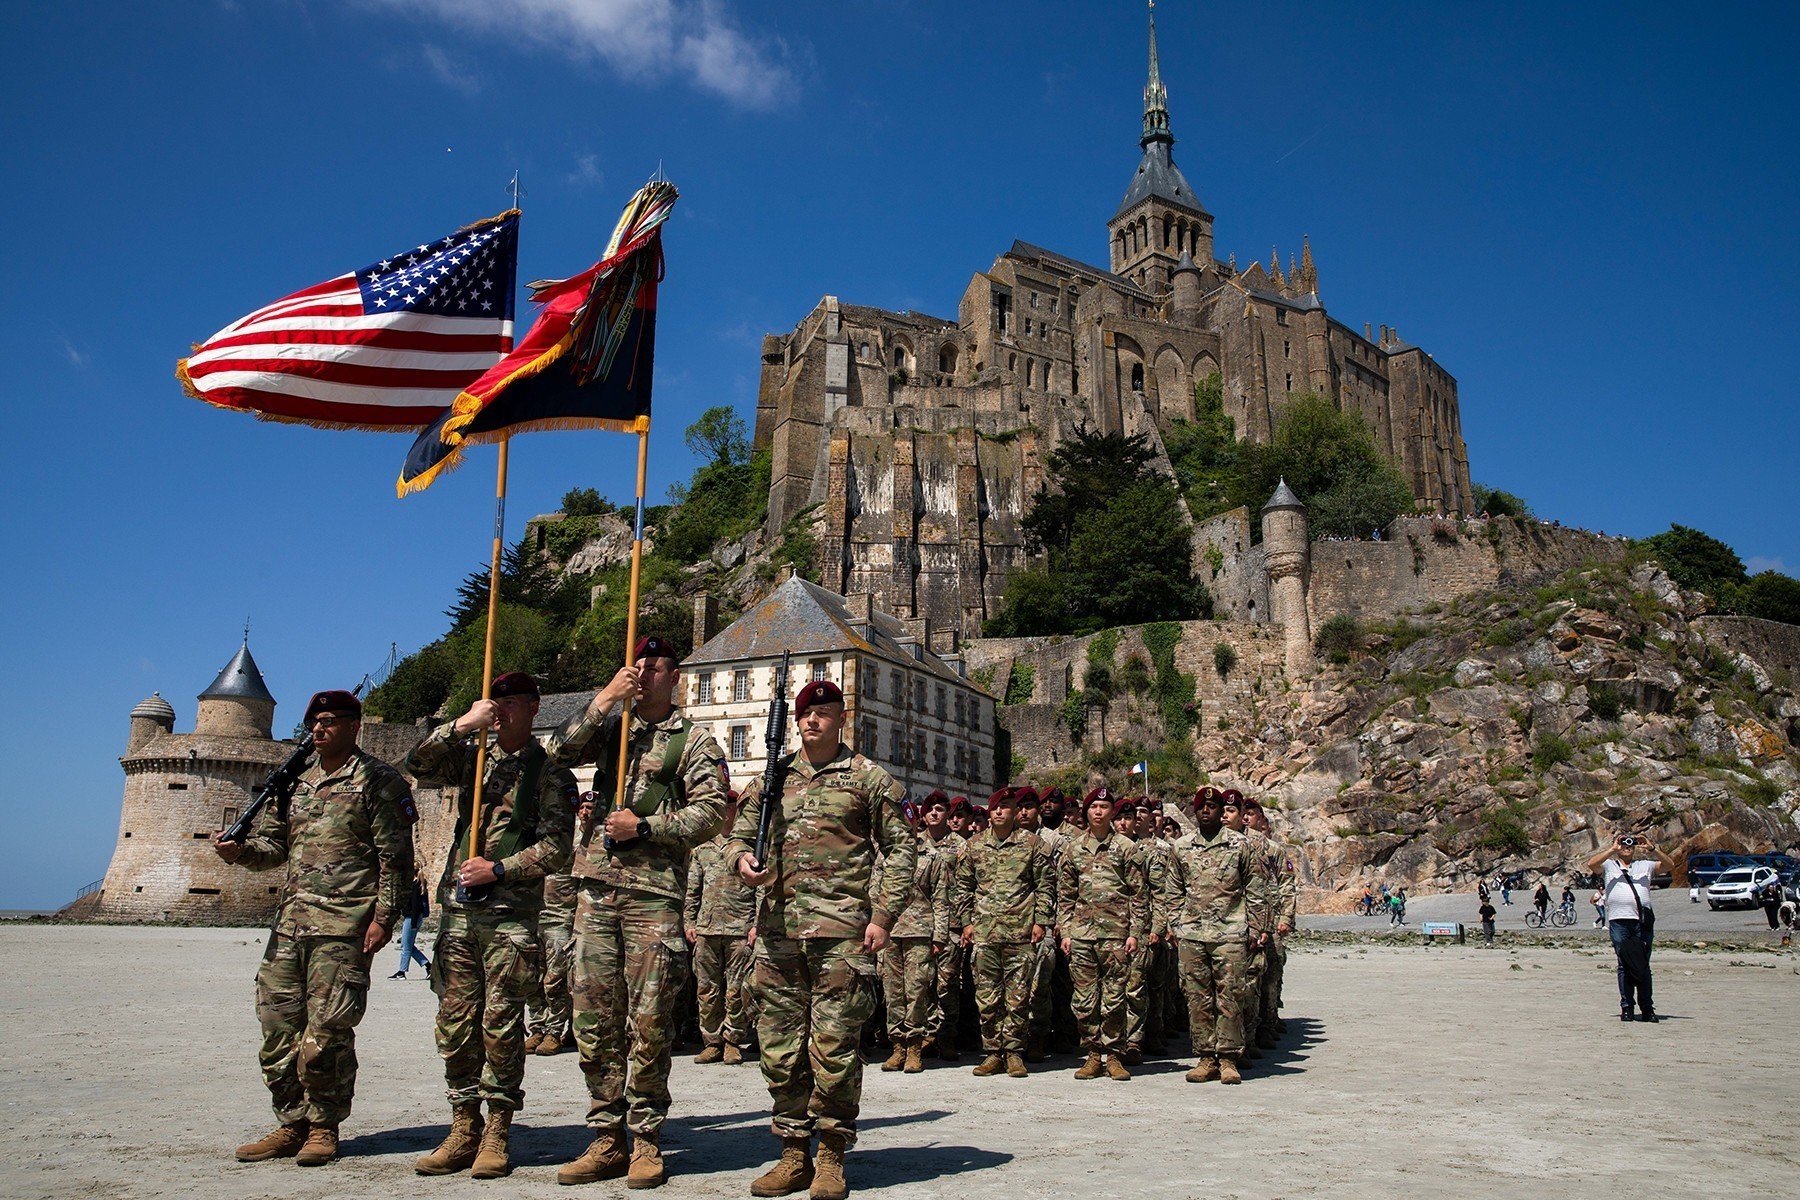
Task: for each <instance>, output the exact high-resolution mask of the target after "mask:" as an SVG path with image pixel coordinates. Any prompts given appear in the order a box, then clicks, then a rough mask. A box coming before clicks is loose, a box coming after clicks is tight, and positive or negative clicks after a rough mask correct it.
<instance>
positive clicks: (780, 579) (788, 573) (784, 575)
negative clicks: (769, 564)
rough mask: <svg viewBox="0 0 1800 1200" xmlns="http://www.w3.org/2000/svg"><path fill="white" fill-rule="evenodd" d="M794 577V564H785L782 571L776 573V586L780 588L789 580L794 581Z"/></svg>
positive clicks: (782, 565)
mask: <svg viewBox="0 0 1800 1200" xmlns="http://www.w3.org/2000/svg"><path fill="white" fill-rule="evenodd" d="M793 577H794V564H793V563H791V562H784V563H782V564H781V569H780V570H779V571H777V572H775V586H776V587H780V586H781V585H782V584H784V583H786V582H787V581H788V580H790V579H792V578H793Z"/></svg>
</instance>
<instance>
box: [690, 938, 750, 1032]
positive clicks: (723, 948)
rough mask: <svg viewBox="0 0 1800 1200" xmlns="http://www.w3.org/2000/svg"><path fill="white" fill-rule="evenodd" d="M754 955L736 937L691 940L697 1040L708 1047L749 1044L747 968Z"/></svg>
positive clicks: (748, 969) (740, 939)
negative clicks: (696, 1012) (698, 1031)
mask: <svg viewBox="0 0 1800 1200" xmlns="http://www.w3.org/2000/svg"><path fill="white" fill-rule="evenodd" d="M754 959H755V954H754V952H753V950H752V947H751V945H750V943H748V942H746V941H745V940H744V935H743V934H741V933H739V934H728V935H718V934H701V935H699V936H697V937H696V938H694V991H695V1003H696V1006H697V1007H698V1008H699V1014H700V1039H701V1040H702V1041H703V1042H705V1043H706V1044H707V1045H708V1046H719V1045H723V1044H725V1043H727V1042H729V1043H731V1044H732V1045H733V1046H748V1045H749V1044H750V1022H751V1020H752V1019H753V1018H752V1017H751V1014H750V1011H749V1007H748V1003H747V1002H748V1000H749V990H750V988H749V983H750V966H751V963H752V962H753V961H754Z"/></svg>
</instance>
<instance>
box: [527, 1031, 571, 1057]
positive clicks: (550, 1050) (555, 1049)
mask: <svg viewBox="0 0 1800 1200" xmlns="http://www.w3.org/2000/svg"><path fill="white" fill-rule="evenodd" d="M526 1049H528V1050H529V1049H530V1047H529V1046H528V1047H526ZM531 1052H532V1053H533V1054H541V1055H544V1056H545V1057H546V1058H547V1057H549V1056H550V1055H552V1054H561V1053H562V1052H563V1042H562V1038H560V1037H558V1036H557V1035H556V1034H554V1033H546V1034H545V1035H544V1036H543V1037H541V1038H539V1039H538V1044H537V1049H536V1050H532V1051H531Z"/></svg>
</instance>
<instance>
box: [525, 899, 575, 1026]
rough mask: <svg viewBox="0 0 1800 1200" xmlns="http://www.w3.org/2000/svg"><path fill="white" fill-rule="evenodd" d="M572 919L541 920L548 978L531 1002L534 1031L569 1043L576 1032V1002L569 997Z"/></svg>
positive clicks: (545, 917)
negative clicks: (568, 1040) (574, 1021)
mask: <svg viewBox="0 0 1800 1200" xmlns="http://www.w3.org/2000/svg"><path fill="white" fill-rule="evenodd" d="M567 916H568V918H569V919H563V918H560V917H559V918H555V919H552V918H551V917H550V916H549V915H548V914H546V915H545V916H544V918H543V919H541V920H539V921H538V941H539V942H541V943H542V944H543V947H544V978H543V983H542V986H540V987H539V988H538V994H537V995H536V996H535V997H534V998H533V999H532V1002H531V1021H530V1025H529V1028H530V1031H531V1032H532V1033H533V1034H545V1033H548V1034H551V1035H553V1036H555V1037H557V1038H559V1039H563V1040H566V1039H567V1038H568V1037H569V1035H570V1033H571V1031H572V1029H573V1025H572V1024H571V1018H572V1012H573V1001H572V1000H571V999H570V997H569V970H570V968H571V967H573V966H574V963H575V927H574V925H573V924H572V918H573V917H574V914H573V913H570V914H567Z"/></svg>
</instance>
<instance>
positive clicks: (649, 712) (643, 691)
mask: <svg viewBox="0 0 1800 1200" xmlns="http://www.w3.org/2000/svg"><path fill="white" fill-rule="evenodd" d="M680 677H681V676H680V667H679V664H678V663H677V661H676V657H675V651H674V649H673V648H672V647H671V646H670V645H669V644H668V643H667V642H665V641H664V640H663V639H662V638H659V637H646V638H640V639H639V640H638V644H637V645H636V646H635V647H633V652H632V662H631V664H630V665H628V666H625V667H621V668H620V669H619V673H618V674H617V675H615V676H613V678H612V681H611V682H609V683H608V684H607V685H606V687H604V688H602V689H601V690H600V692H599V693H598V694H596V695H595V697H594V699H593V700H592V701H591V702H590V703H589V704H588V706H587V707H586V708H585V709H583V710H582V711H581V712H579V713H577V714H576V715H575V716H574V717H572V718H571V719H570V720H569V722H568V724H566V725H565V726H563V728H562V729H561V730H559V731H558V732H557V735H556V737H555V738H554V739H553V740H552V743H551V746H552V750H551V753H552V754H553V755H554V756H555V758H556V761H557V762H559V763H561V764H563V765H564V766H574V765H576V764H578V763H582V762H590V761H591V762H594V763H595V764H596V774H595V776H594V784H595V789H596V790H597V791H598V793H599V801H600V802H602V803H606V804H611V803H613V797H614V795H615V793H616V786H617V785H616V782H615V781H616V779H617V775H618V769H619V736H620V720H619V718H620V713H621V711H622V707H623V705H624V703H625V701H626V700H627V699H629V698H631V697H633V696H635V697H636V699H635V701H634V702H633V709H632V713H631V723H630V730H629V742H628V745H627V758H626V764H625V805H624V807H623V808H615V809H613V810H612V811H611V812H608V813H601V812H599V811H598V809H595V810H594V811H593V812H592V815H591V820H592V822H593V828H592V829H591V832H590V833H589V835H588V837H587V839H586V840H585V841H584V842H583V843H582V844H581V845H580V846H579V847H577V850H576V855H575V865H574V873H575V877H576V879H578V880H579V881H580V886H581V898H580V900H579V901H578V903H577V905H576V912H575V966H574V971H573V975H572V979H571V984H570V991H571V992H572V993H573V995H574V999H575V1046H576V1049H578V1050H579V1051H580V1052H581V1072H582V1074H583V1075H584V1076H585V1077H586V1079H587V1088H588V1097H589V1100H590V1103H589V1105H588V1111H587V1124H588V1127H589V1128H590V1129H592V1130H593V1131H594V1141H593V1142H592V1144H590V1145H589V1146H588V1148H587V1150H586V1151H585V1152H584V1153H583V1154H582V1155H581V1157H580V1158H578V1159H576V1160H575V1161H574V1162H572V1163H569V1164H568V1165H566V1166H564V1167H563V1168H562V1169H561V1170H559V1171H558V1172H557V1173H556V1178H557V1182H559V1183H567V1184H574V1183H592V1182H593V1181H595V1180H598V1179H611V1178H616V1177H618V1176H619V1175H626V1176H627V1179H626V1183H627V1185H628V1186H630V1187H634V1188H646V1187H656V1186H658V1185H659V1184H661V1183H662V1182H663V1179H664V1177H665V1172H664V1169H663V1161H662V1141H661V1139H662V1126H663V1121H664V1119H665V1118H666V1117H667V1116H668V1113H669V1060H670V1055H671V1051H672V1049H673V1043H674V1035H675V1028H674V1014H675V1004H676V1000H677V998H678V997H679V995H680V992H681V989H682V985H683V982H684V979H685V975H686V972H687V951H688V944H687V938H686V935H685V934H684V933H683V931H682V920H681V910H682V905H683V904H684V903H685V902H686V899H687V877H688V856H689V854H690V853H691V852H692V851H693V849H694V847H696V846H698V845H700V844H701V843H703V842H705V841H706V840H707V839H708V838H710V837H712V836H713V835H714V834H715V833H717V832H718V830H719V826H720V823H721V822H722V821H723V820H724V816H725V768H724V764H725V754H724V751H722V750H720V749H719V743H718V742H717V741H715V740H714V739H713V736H712V734H710V733H708V732H707V731H706V730H705V729H702V728H698V727H696V726H693V725H690V724H689V722H688V720H687V718H686V717H684V716H682V715H681V710H680V709H679V708H677V707H676V705H675V696H676V694H677V693H676V689H677V688H678V686H679V684H680ZM628 1126H629V1128H630V1130H631V1134H632V1146H631V1151H630V1157H629V1162H628V1161H627V1157H626V1150H625V1130H626V1128H627V1127H628Z"/></svg>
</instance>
